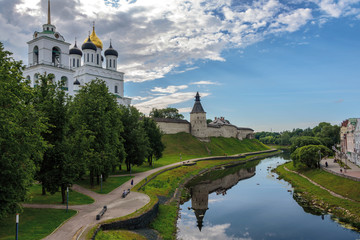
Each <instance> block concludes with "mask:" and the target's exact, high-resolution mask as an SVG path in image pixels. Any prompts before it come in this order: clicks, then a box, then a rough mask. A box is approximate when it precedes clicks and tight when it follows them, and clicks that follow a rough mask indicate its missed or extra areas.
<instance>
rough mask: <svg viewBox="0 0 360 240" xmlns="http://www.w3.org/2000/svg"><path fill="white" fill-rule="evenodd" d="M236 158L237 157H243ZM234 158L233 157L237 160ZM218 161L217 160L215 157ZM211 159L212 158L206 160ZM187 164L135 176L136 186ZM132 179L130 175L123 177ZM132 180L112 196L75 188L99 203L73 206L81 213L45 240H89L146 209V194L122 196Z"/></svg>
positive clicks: (52, 206) (72, 207)
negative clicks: (102, 226)
mask: <svg viewBox="0 0 360 240" xmlns="http://www.w3.org/2000/svg"><path fill="white" fill-rule="evenodd" d="M240 155H241V154H239V155H234V156H240ZM234 156H232V157H234ZM214 158H216V157H214ZM200 159H205V158H196V159H191V160H186V161H185V162H194V161H198V160H200ZM206 159H209V158H206ZM183 163H184V161H182V162H177V163H173V164H170V165H166V166H163V167H159V168H154V169H152V170H149V171H146V172H141V173H136V174H132V176H134V178H132V180H134V185H136V184H137V183H139V182H140V181H142V180H143V179H145V178H147V177H148V176H150V175H151V174H153V173H155V172H158V171H161V170H163V169H166V168H170V167H173V166H177V165H182V164H183ZM123 176H128V175H123ZM132 187H133V186H131V180H129V181H127V182H125V183H124V184H123V185H121V186H119V187H118V188H116V189H114V190H113V191H112V192H110V193H108V194H98V193H95V192H93V191H90V190H88V189H85V188H83V187H81V186H79V185H76V184H74V185H73V187H72V189H73V190H74V191H77V192H80V193H82V194H85V195H88V196H90V197H92V198H93V199H94V200H95V202H94V203H92V204H86V205H69V209H73V210H76V211H77V212H78V213H77V214H76V215H75V216H73V217H72V218H70V219H69V220H67V221H65V222H64V223H63V224H62V225H61V226H59V227H58V228H57V229H56V230H55V231H54V232H53V233H51V234H50V235H49V236H47V237H46V238H44V239H45V240H66V239H69V240H70V239H71V240H77V239H85V237H86V234H87V233H88V231H89V230H90V229H91V228H92V227H93V226H95V225H96V224H97V223H100V222H101V221H104V220H108V219H113V218H118V217H122V216H126V215H128V214H130V213H133V212H135V211H136V210H137V209H140V208H142V207H143V206H145V205H146V204H147V203H148V202H149V201H150V198H149V196H147V195H146V194H143V193H139V192H132V191H131V192H130V194H128V195H127V196H126V198H122V197H121V195H122V193H123V191H124V190H127V189H131V188H132ZM104 206H107V211H106V212H105V214H104V215H103V216H102V218H101V220H100V221H99V220H96V215H97V214H98V213H99V212H100V211H101V210H102V208H103V207H104ZM23 207H26V208H54V209H64V210H65V209H66V206H64V205H51V204H23Z"/></svg>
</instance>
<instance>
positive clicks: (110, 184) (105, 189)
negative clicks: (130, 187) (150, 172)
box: [76, 176, 133, 194]
mask: <svg viewBox="0 0 360 240" xmlns="http://www.w3.org/2000/svg"><path fill="white" fill-rule="evenodd" d="M131 178H133V177H132V176H121V177H108V178H107V179H106V181H103V183H102V190H101V186H100V184H99V185H95V186H94V187H91V185H90V180H89V179H88V178H85V179H83V180H80V181H77V182H76V183H77V184H79V185H80V186H82V187H84V188H87V189H89V190H91V191H94V192H96V193H101V194H107V193H109V192H111V191H112V190H114V189H115V188H117V187H119V186H121V185H122V184H124V183H125V182H127V181H129V180H130V179H131Z"/></svg>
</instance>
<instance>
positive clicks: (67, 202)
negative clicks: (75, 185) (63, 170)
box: [66, 187, 69, 212]
mask: <svg viewBox="0 0 360 240" xmlns="http://www.w3.org/2000/svg"><path fill="white" fill-rule="evenodd" d="M66 194H67V197H66V212H68V209H69V187H66Z"/></svg>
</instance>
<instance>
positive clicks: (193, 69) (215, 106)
mask: <svg viewBox="0 0 360 240" xmlns="http://www.w3.org/2000/svg"><path fill="white" fill-rule="evenodd" d="M51 2H52V3H51V4H52V6H53V8H52V22H53V24H54V25H56V27H57V30H58V31H59V32H60V33H61V34H62V35H63V36H64V37H65V39H66V40H67V41H68V42H70V43H71V44H73V43H74V39H75V37H77V38H78V39H81V40H82V39H85V38H86V35H87V33H88V31H89V30H90V29H91V26H92V21H95V23H96V32H97V35H98V36H99V37H100V39H102V41H103V43H104V47H105V48H107V46H108V44H109V40H110V39H112V45H113V47H114V48H115V49H117V50H118V52H119V60H118V63H119V68H118V70H119V71H123V72H125V79H126V83H125V95H127V96H129V97H132V98H133V104H134V105H135V106H136V107H137V108H138V109H140V110H141V111H143V112H145V113H148V111H149V110H151V108H152V107H157V108H163V107H167V106H170V107H176V108H179V109H180V110H181V112H182V113H183V114H184V115H185V117H186V118H189V111H190V110H191V107H192V105H193V100H194V98H193V97H194V95H195V93H196V91H199V92H200V95H202V104H203V107H204V109H205V111H206V112H207V117H208V118H214V117H220V116H224V117H225V118H226V119H228V120H229V121H230V122H231V123H233V124H235V125H238V126H241V127H251V128H253V129H254V130H255V131H262V130H265V131H270V130H272V131H283V130H291V129H293V128H307V127H314V126H315V125H317V124H318V123H319V122H322V121H326V122H331V123H332V124H339V123H340V122H341V121H342V120H344V119H346V118H349V117H358V116H359V115H358V106H359V103H360V97H359V96H360V95H359V93H360V88H359V76H360V67H359V63H360V61H359V56H360V50H359V49H360V37H359V33H360V0H347V1H345V0H338V1H335V0H310V1H303V0H289V1H280V0H258V1H255V0H254V1H250V0H248V1H230V0H221V1H211V0H208V1H202V0H192V1H181V0H178V1H175V0H169V1H161V0H138V1H135V0H132V1H126V0H119V1H118V0H107V1H104V2H102V1H99V0H87V1H85V0H79V1H74V0H62V1H60V0H52V1H51ZM46 4H47V1H46V0H41V1H40V0H14V1H8V0H0V33H1V34H0V41H1V42H3V43H4V45H5V48H6V49H7V50H9V51H12V52H14V57H15V58H16V59H21V60H23V61H24V63H25V64H26V63H27V56H26V55H27V46H26V42H27V41H28V40H30V39H31V37H32V33H33V32H34V31H36V30H40V29H41V25H42V24H43V23H45V22H46ZM14 39H16V41H15V40H14ZM81 42H82V41H81Z"/></svg>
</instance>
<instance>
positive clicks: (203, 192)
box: [191, 185, 209, 231]
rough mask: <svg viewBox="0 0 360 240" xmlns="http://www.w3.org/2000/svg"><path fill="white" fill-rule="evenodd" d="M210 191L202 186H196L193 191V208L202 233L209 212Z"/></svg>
mask: <svg viewBox="0 0 360 240" xmlns="http://www.w3.org/2000/svg"><path fill="white" fill-rule="evenodd" d="M208 201H209V191H208V189H207V188H204V187H203V186H201V185H196V186H194V187H193V188H192V189H191V207H192V209H193V210H194V211H195V216H196V220H197V223H198V224H197V226H198V228H199V230H200V231H201V229H202V226H203V218H204V215H205V212H206V210H208V209H209V208H208Z"/></svg>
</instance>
